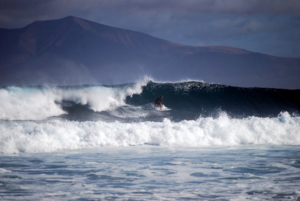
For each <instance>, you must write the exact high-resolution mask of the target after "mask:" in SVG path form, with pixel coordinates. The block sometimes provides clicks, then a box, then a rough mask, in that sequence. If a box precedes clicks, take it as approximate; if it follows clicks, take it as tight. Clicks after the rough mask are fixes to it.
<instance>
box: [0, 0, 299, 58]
mask: <svg viewBox="0 0 300 201" xmlns="http://www.w3.org/2000/svg"><path fill="white" fill-rule="evenodd" d="M69 15H73V16H77V17H81V18H84V19H88V20H91V21H95V22H98V23H102V24H106V25H110V26H115V27H120V28H125V29H130V30H135V31H140V32H144V33H148V34H150V35H153V36H156V37H159V38H163V39H167V40H170V41H174V42H178V43H182V44H187V45H228V46H235V47H240V48H244V49H248V50H252V51H257V52H264V53H269V54H273V55H279V56H291V57H300V48H299V47H300V44H299V42H297V41H300V34H299V31H297V27H300V26H299V25H300V24H299V22H300V19H299V15H300V1H299V0H201V1H200V0H185V1H182V0H163V1H161V0H143V1H141V0H115V1H113V0H101V1H98V0H85V1H82V0H43V1H41V0H26V1H22V0H1V1H0V27H1V28H18V27H23V26H26V25H27V24H29V23H31V22H33V21H36V20H49V19H59V18H63V17H66V16H69ZM255 44H256V45H255ZM262 44H264V46H262ZM284 44H287V47H284V48H281V50H279V49H278V48H276V51H275V48H272V47H274V46H276V47H278V46H280V47H282V46H284ZM297 46H299V47H297ZM266 51H270V52H266Z"/></svg>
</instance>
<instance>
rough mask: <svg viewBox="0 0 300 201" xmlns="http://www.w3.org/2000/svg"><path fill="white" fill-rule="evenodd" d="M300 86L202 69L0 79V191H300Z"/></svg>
mask: <svg viewBox="0 0 300 201" xmlns="http://www.w3.org/2000/svg"><path fill="white" fill-rule="evenodd" d="M161 95H163V96H164V100H163V103H164V105H165V107H164V110H159V109H154V107H153V103H154V100H155V99H156V98H157V97H159V96H161ZM298 97H300V90H285V89H268V88H239V87H231V86H225V85H219V84H207V83H204V82H200V81H182V82H173V83H171V82H155V81H151V80H150V81H149V80H143V81H140V82H137V83H131V84H122V85H112V86H108V85H99V86H97V85H81V86H6V87H2V88H0V154H1V155H0V159H1V160H0V198H1V199H3V200H10V199H13V200H78V199H83V200H132V199H137V200H177V199H178V200H187V199H194V200H245V199H248V200H249V199H250V200H297V199H298V198H299V197H300V192H299V190H298V189H299V187H300V177H299V173H300V170H299V168H300V161H299V156H300V116H299V111H300V100H299V98H298Z"/></svg>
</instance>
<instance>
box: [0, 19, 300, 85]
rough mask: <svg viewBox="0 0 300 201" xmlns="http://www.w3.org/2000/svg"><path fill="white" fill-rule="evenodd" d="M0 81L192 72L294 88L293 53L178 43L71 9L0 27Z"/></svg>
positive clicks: (169, 77)
mask: <svg viewBox="0 0 300 201" xmlns="http://www.w3.org/2000/svg"><path fill="white" fill-rule="evenodd" d="M0 51H1V54H0V85H1V86H4V85H39V84H58V85H77V84H96V83H101V84H117V83H125V82H134V81H136V80H137V79H138V78H140V77H143V76H144V75H148V76H151V77H153V78H154V79H157V80H165V81H178V80H182V79H197V80H204V81H206V82H214V83H221V84H227V85H234V86H243V87H272V88H288V89H295V88H300V79H299V78H300V58H282V57H274V56H270V55H265V54H260V53H255V52H250V51H247V50H243V49H238V48H233V47H221V46H220V47H216V46H214V47H199V46H187V45H182V44H178V43H174V42H170V41H166V40H162V39H159V38H155V37H152V36H150V35H148V34H144V33H140V32H136V31H130V30H125V29H119V28H114V27H110V26H106V25H102V24H98V23H95V22H91V21H88V20H84V19H80V18H77V17H72V16H69V17H66V18H63V19H58V20H49V21H36V22H33V23H32V24H29V25H28V26H26V27H24V28H19V29H0Z"/></svg>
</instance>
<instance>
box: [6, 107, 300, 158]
mask: <svg viewBox="0 0 300 201" xmlns="http://www.w3.org/2000/svg"><path fill="white" fill-rule="evenodd" d="M143 144H152V145H161V146H185V147H203V146H216V145H221V146H236V145H243V144H271V145H300V117H291V116H290V115H289V114H288V113H287V112H285V113H281V114H280V115H279V116H278V117H277V118H259V117H249V118H245V119H231V118H229V117H228V116H227V115H226V114H221V115H220V117H218V118H215V119H214V118H211V117H208V118H202V117H200V118H199V119H197V120H190V121H187V120H185V121H181V122H172V121H170V120H169V119H164V121H163V122H139V123H120V122H113V123H106V122H101V121H98V122H76V121H61V120H51V121H47V122H33V121H22V122H15V121H9V122H5V121H2V122H0V152H1V153H19V152H53V151H59V150H75V149H91V148H97V147H103V146H104V147H105V146H132V145H143Z"/></svg>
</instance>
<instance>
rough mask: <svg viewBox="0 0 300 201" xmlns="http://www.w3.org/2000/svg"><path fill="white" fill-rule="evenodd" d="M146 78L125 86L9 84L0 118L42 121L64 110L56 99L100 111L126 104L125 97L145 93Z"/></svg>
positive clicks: (0, 106)
mask: <svg viewBox="0 0 300 201" xmlns="http://www.w3.org/2000/svg"><path fill="white" fill-rule="evenodd" d="M145 84H147V79H146V78H145V79H144V80H142V81H139V82H137V83H136V84H133V85H132V86H126V87H119V88H115V87H105V86H90V87H81V88H75V87H73V88H59V87H43V88H34V87H6V88H2V89H0V100H1V104H0V119H2V120H42V119H46V118H48V117H51V116H58V115H61V114H64V113H65V112H64V111H63V110H62V109H61V107H60V105H59V104H56V103H57V102H61V101H63V100H65V101H73V102H75V103H78V104H82V105H88V106H89V107H90V108H91V109H92V110H94V111H96V112H100V111H103V110H108V109H110V108H114V107H117V106H122V105H125V102H124V101H125V98H126V96H132V95H133V94H135V93H141V92H142V86H144V85H145Z"/></svg>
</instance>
